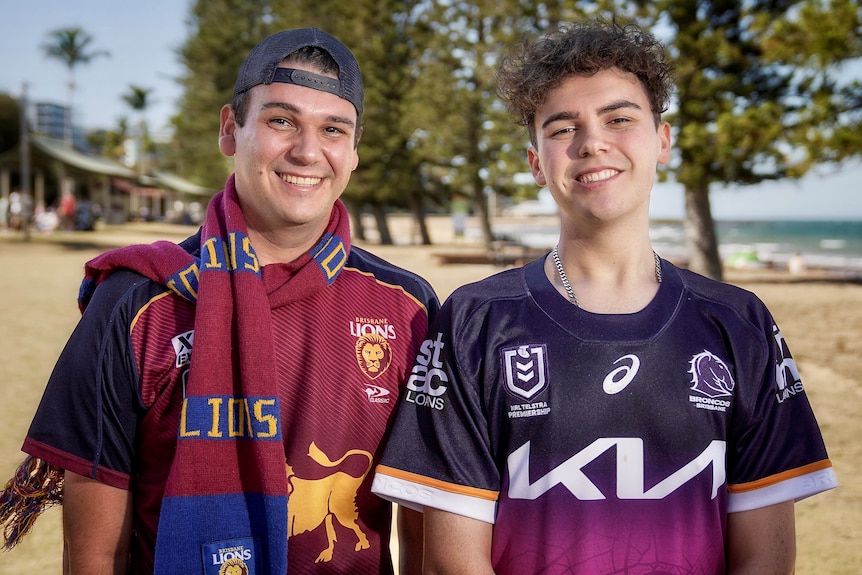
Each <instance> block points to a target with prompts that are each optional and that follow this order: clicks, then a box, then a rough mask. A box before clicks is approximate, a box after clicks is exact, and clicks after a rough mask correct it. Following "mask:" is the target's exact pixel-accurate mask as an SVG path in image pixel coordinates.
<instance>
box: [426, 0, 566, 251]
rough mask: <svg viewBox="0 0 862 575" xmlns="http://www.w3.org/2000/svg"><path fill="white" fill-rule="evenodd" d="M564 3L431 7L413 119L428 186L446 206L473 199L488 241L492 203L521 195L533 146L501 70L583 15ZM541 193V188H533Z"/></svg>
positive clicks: (488, 1) (446, 2) (440, 2)
mask: <svg viewBox="0 0 862 575" xmlns="http://www.w3.org/2000/svg"><path fill="white" fill-rule="evenodd" d="M571 4H572V3H566V2H530V1H529V0H524V1H518V2H514V1H502V2H499V1H495V0H479V1H474V2H457V1H450V0H434V1H432V2H428V3H427V6H428V7H429V8H428V10H427V12H426V13H425V14H423V18H425V20H426V22H427V26H428V27H429V28H430V29H431V30H432V32H433V34H432V35H431V41H430V43H429V44H428V46H427V48H426V50H425V52H424V54H423V56H422V58H421V59H420V60H419V61H417V64H416V66H417V68H418V72H417V74H416V85H417V89H416V90H415V100H414V103H413V107H412V111H413V115H412V116H411V120H412V121H413V122H414V123H415V126H416V128H415V133H414V145H415V146H416V148H417V150H418V154H419V155H420V157H421V158H422V164H421V167H420V168H421V173H422V175H423V177H424V179H425V182H426V185H427V186H429V187H431V188H434V189H436V190H437V193H438V194H440V195H443V196H444V197H446V198H447V199H448V198H450V197H451V196H453V195H455V194H463V195H465V196H467V197H469V198H470V200H471V203H472V205H473V207H474V209H475V211H476V213H477V214H478V215H479V220H480V222H481V225H482V232H483V236H484V238H485V240H486V242H488V243H490V242H491V240H492V239H493V231H492V226H491V216H492V213H491V209H492V206H490V205H489V199H490V198H491V197H500V196H512V195H516V194H518V193H519V192H520V193H523V189H519V187H518V186H517V185H516V184H515V178H514V176H515V175H516V174H517V173H522V172H526V171H527V170H528V167H527V162H526V148H527V145H528V143H529V142H528V139H527V136H526V134H525V133H524V131H523V130H522V129H521V128H519V127H517V126H516V125H515V123H514V122H513V121H512V119H511V118H510V117H509V116H508V115H507V113H506V112H505V110H504V108H503V107H502V106H501V104H500V102H499V100H498V98H497V96H496V78H495V73H496V67H497V64H498V63H499V60H500V58H501V57H502V55H503V54H505V53H506V52H508V50H509V48H510V47H511V45H512V44H514V43H515V42H517V41H518V40H519V39H520V38H521V37H522V36H523V35H524V34H525V33H530V32H536V31H538V30H541V29H544V28H545V27H547V26H548V24H550V23H551V22H554V21H558V20H561V19H564V18H571V17H575V16H576V15H578V14H581V8H579V7H577V6H570V5H571ZM529 188H530V190H531V191H530V192H528V193H531V194H532V193H535V191H534V190H535V187H534V186H529Z"/></svg>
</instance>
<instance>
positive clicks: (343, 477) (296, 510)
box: [285, 442, 372, 563]
mask: <svg viewBox="0 0 862 575" xmlns="http://www.w3.org/2000/svg"><path fill="white" fill-rule="evenodd" d="M308 455H309V457H311V458H312V459H313V460H314V461H315V462H316V463H318V464H319V465H322V466H324V467H328V468H331V467H337V466H338V465H340V464H341V462H343V461H344V460H345V459H347V458H348V457H350V456H351V455H362V456H364V457H365V458H366V459H367V460H368V464H367V466H366V467H365V471H364V472H363V473H362V475H360V476H359V477H353V476H352V475H348V474H347V473H344V472H343V471H336V472H334V473H333V474H332V475H328V476H327V477H324V478H322V479H315V480H312V479H302V478H300V477H297V476H296V475H294V473H293V468H292V467H291V466H290V465H289V464H287V463H285V468H286V471H287V496H288V503H287V522H288V537H292V536H294V535H298V534H300V533H305V532H307V531H313V530H315V529H317V528H318V527H320V525H321V524H324V525H325V526H326V539H327V541H328V546H327V548H326V549H324V550H323V551H321V552H320V555H318V556H317V559H316V560H315V563H321V562H324V563H325V562H327V561H331V560H332V553H333V551H334V550H335V542H336V541H337V538H336V536H335V527H334V525H333V523H332V519H333V518H335V519H337V520H338V522H339V523H340V524H341V525H343V526H344V527H346V528H348V529H350V530H352V531H353V532H354V533H355V534H356V538H357V539H358V541H357V543H356V546H355V548H354V549H355V550H356V551H361V550H363V549H368V548H369V547H370V546H371V544H370V543H369V542H368V538H367V537H366V536H365V533H363V532H362V529H360V528H359V524H358V523H357V521H358V520H359V511H358V509H357V508H356V493H357V491H358V490H359V486H360V485H361V484H362V481H363V480H364V479H365V476H366V475H368V472H369V471H370V470H371V461H372V455H371V454H370V453H368V452H367V451H362V450H361V449H351V450H350V451H348V452H347V453H345V454H344V455H342V456H341V457H340V458H339V459H337V460H336V461H330V460H329V458H328V457H327V456H326V454H325V453H323V452H322V451H321V450H320V449H319V448H318V447H317V445H315V444H314V442H312V443H311V445H310V446H309V448H308Z"/></svg>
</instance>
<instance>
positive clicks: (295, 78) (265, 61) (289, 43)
mask: <svg viewBox="0 0 862 575" xmlns="http://www.w3.org/2000/svg"><path fill="white" fill-rule="evenodd" d="M308 46H316V47H318V48H321V49H323V50H325V51H326V52H327V53H328V54H329V55H330V56H332V59H333V60H335V63H336V64H338V78H337V79H336V78H331V77H329V76H322V75H320V74H315V73H313V72H308V71H306V70H295V69H293V68H279V67H278V65H279V64H281V61H282V60H284V59H285V58H286V57H287V56H289V55H290V54H292V53H293V52H295V51H296V50H299V49H300V48H305V47H308ZM273 82H283V83H285V84H296V85H297V86H305V87H307V88H313V89H315V90H322V91H324V92H329V93H330V94H335V95H336V96H338V97H339V98H343V99H345V100H347V101H348V102H350V103H351V104H353V107H354V108H356V114H357V117H358V118H361V117H362V100H363V98H364V91H363V88H362V75H361V74H360V73H359V64H357V63H356V58H354V57H353V54H352V53H351V52H350V50H348V49H347V46H345V45H344V44H342V43H341V42H339V41H338V40H336V39H335V38H334V37H333V36H331V35H329V34H327V33H326V32H324V31H323V30H319V29H317V28H301V29H297V30H283V31H281V32H277V33H275V34H273V35H272V36H270V37H269V38H267V39H265V40H264V41H263V42H261V43H260V44H258V45H257V46H255V47H254V48H253V49H252V51H251V52H249V54H248V56H247V57H246V59H245V62H243V63H242V67H241V68H240V69H239V75H238V76H237V78H236V84H235V85H234V89H233V95H234V98H235V97H236V96H238V95H239V94H242V93H243V92H245V91H246V90H250V89H251V88H254V87H255V86H257V85H259V84H272V83H273Z"/></svg>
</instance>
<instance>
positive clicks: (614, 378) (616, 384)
mask: <svg viewBox="0 0 862 575" xmlns="http://www.w3.org/2000/svg"><path fill="white" fill-rule="evenodd" d="M622 361H626V362H628V363H626V364H625V365H621V366H619V367H618V368H616V369H615V370H613V371H612V372H610V373H609V374H607V375H606V376H605V380H604V381H603V382H602V389H603V390H604V391H605V393H607V394H608V395H614V394H617V393H619V392H621V391H622V390H624V389H625V388H626V386H628V384H630V383H631V382H632V380H633V379H634V378H635V376H636V375H637V374H638V369H640V366H641V360H640V359H639V358H638V356H636V355H634V354H630V355H624V356H622V357H621V358H619V359H618V360H616V361H615V362H614V365H616V364H618V363H620V362H622Z"/></svg>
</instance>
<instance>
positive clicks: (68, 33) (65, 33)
mask: <svg viewBox="0 0 862 575" xmlns="http://www.w3.org/2000/svg"><path fill="white" fill-rule="evenodd" d="M48 36H49V38H50V41H49V42H47V43H45V44H43V45H42V48H43V49H44V50H45V55H46V56H48V57H49V58H56V59H58V60H60V61H61V62H63V63H64V64H65V65H66V68H67V69H68V70H69V102H68V104H69V111H68V113H67V114H66V129H65V140H66V143H67V144H69V145H71V144H72V95H73V93H74V91H75V67H76V66H77V65H78V64H89V63H90V61H91V60H93V59H94V58H96V57H98V56H110V55H111V54H110V52H108V51H107V50H93V51H88V47H89V46H90V44H91V43H92V41H93V37H92V36H90V35H89V34H87V33H86V32H84V31H83V30H82V29H81V28H78V27H74V28H61V29H59V30H54V31H53V32H50V33H49V34H48Z"/></svg>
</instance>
